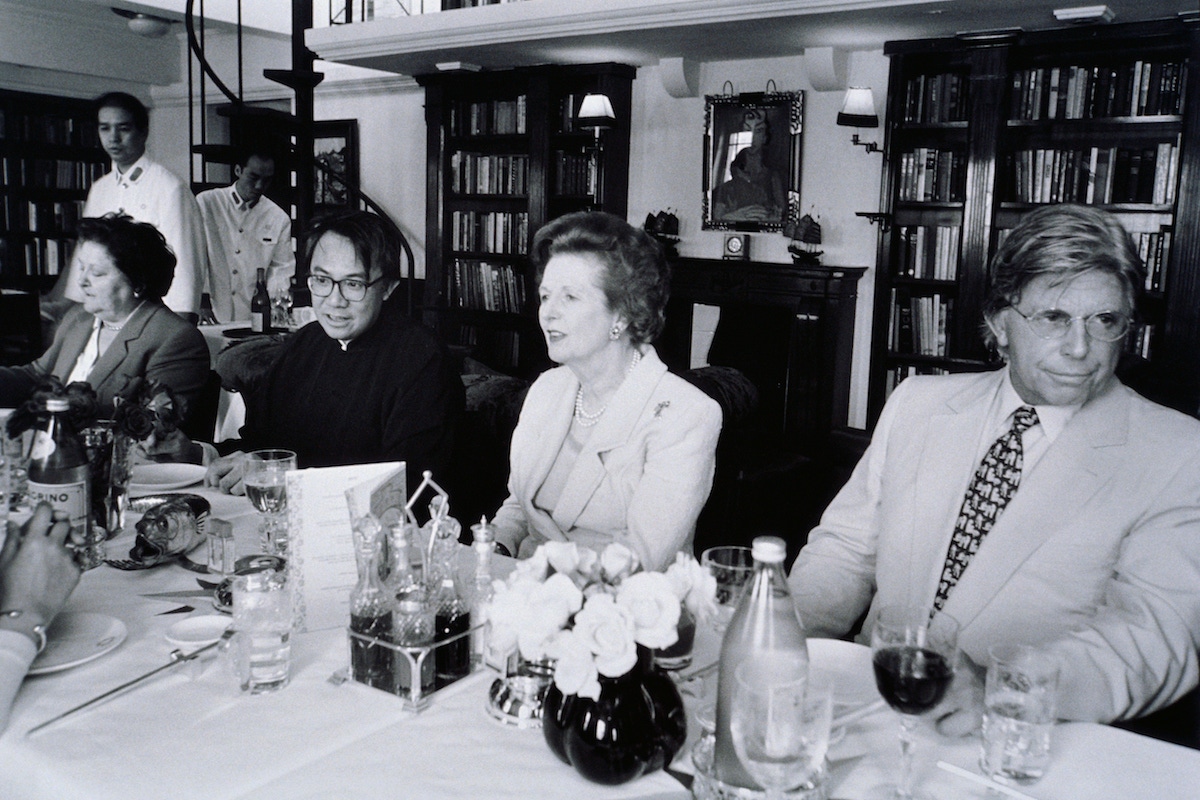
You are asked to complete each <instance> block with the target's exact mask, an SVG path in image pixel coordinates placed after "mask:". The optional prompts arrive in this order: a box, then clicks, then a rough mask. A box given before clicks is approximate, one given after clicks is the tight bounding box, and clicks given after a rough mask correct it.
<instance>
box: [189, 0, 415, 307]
mask: <svg viewBox="0 0 1200 800" xmlns="http://www.w3.org/2000/svg"><path fill="white" fill-rule="evenodd" d="M243 2H244V0H238V2H237V30H236V70H235V72H236V74H235V75H233V76H230V75H228V74H225V75H223V74H221V72H220V71H219V70H218V69H217V68H216V67H214V65H213V64H212V63H211V62H210V60H209V58H208V57H207V55H206V50H205V44H206V38H207V36H206V34H207V27H208V26H207V23H208V20H207V19H206V17H205V14H204V2H203V0H201V2H200V3H199V9H198V10H197V3H196V0H188V1H187V6H186V9H185V12H184V24H185V26H186V29H187V41H188V76H187V77H188V99H189V102H188V109H189V110H188V129H189V132H190V142H189V145H190V152H191V153H192V156H193V157H192V158H191V159H190V161H191V175H190V180H191V184H192V189H193V191H196V192H200V191H203V190H205V189H211V188H214V187H215V186H224V185H228V183H229V181H230V180H231V178H230V177H228V176H229V175H231V165H232V164H233V162H234V161H235V160H236V154H237V153H238V152H239V150H240V148H241V146H242V145H244V144H245V143H247V142H249V141H251V140H252V139H253V140H255V141H266V142H267V143H268V144H270V145H271V146H272V149H273V150H274V151H275V152H277V153H280V154H281V155H282V158H281V161H283V162H284V163H281V164H277V165H276V179H275V181H274V182H273V184H272V188H271V190H270V191H269V192H268V194H269V195H270V196H271V198H272V199H273V200H275V202H277V203H278V204H279V205H280V207H281V208H283V209H285V210H287V209H289V208H290V209H291V214H292V235H293V236H294V237H295V239H296V241H297V243H298V245H297V248H296V251H297V252H296V275H297V281H296V285H297V286H298V287H299V289H300V290H301V291H303V290H304V286H305V284H304V280H303V277H304V276H305V275H307V274H308V264H307V260H306V259H305V257H304V248H303V247H302V246H300V245H299V243H302V242H303V241H304V236H305V233H306V231H307V230H308V227H309V223H310V221H311V220H312V219H313V217H314V215H316V214H319V213H320V210H321V209H320V208H319V207H318V206H317V204H316V202H315V196H314V194H315V193H314V190H313V187H314V186H315V185H316V177H317V176H318V174H319V175H321V177H322V178H323V179H324V180H325V181H326V182H328V184H330V185H335V186H340V187H341V188H342V189H344V190H345V193H346V195H347V197H348V198H350V203H351V204H353V205H354V206H356V207H358V208H360V209H364V210H367V211H370V212H372V213H375V214H377V215H378V216H380V217H381V218H382V219H384V220H385V221H386V222H387V223H388V225H389V226H390V227H391V228H392V229H393V230H394V232H395V233H396V234H397V236H398V237H399V240H400V242H401V247H402V250H403V253H404V262H405V263H404V264H402V265H401V271H402V274H403V275H404V276H405V277H404V280H403V284H402V287H401V291H402V292H403V294H402V296H403V297H405V299H406V309H407V313H408V314H409V315H410V316H412V315H414V314H416V313H417V309H416V306H415V298H417V297H420V291H419V287H417V286H415V279H414V277H413V275H414V266H415V260H414V257H413V251H412V247H411V246H410V245H409V242H408V239H407V238H406V237H405V236H404V233H403V231H401V229H400V227H399V226H398V225H397V224H396V222H395V221H394V220H393V219H391V218H390V217H389V216H388V214H387V213H386V212H385V211H384V210H383V208H381V207H380V205H379V204H378V203H377V202H375V201H374V200H373V199H371V197H369V196H368V195H367V194H365V193H364V192H363V191H362V190H361V188H360V187H359V186H358V185H357V184H354V183H350V182H348V181H346V180H345V179H344V178H343V177H342V176H341V175H339V174H338V173H336V172H334V171H332V170H331V169H329V168H328V167H327V166H326V165H325V164H323V163H321V162H320V161H318V160H317V159H316V158H315V157H314V155H313V150H314V148H313V129H314V119H313V117H314V96H315V90H316V87H317V86H318V85H319V84H320V83H321V81H322V79H323V78H324V75H323V74H322V73H320V72H316V71H315V70H314V68H313V67H314V63H315V61H316V57H315V56H314V55H313V53H312V51H311V50H309V49H308V48H307V47H305V46H304V31H305V30H307V29H308V28H310V27H312V22H313V12H312V3H313V0H292V37H291V60H292V63H291V65H290V66H289V67H287V68H280V69H264V70H263V77H265V78H267V79H268V80H271V81H274V82H275V83H278V84H281V85H283V86H286V87H288V88H289V89H291V90H292V92H293V93H294V97H293V100H292V111H291V112H285V111H280V110H278V109H275V108H270V107H267V106H264V105H256V104H251V103H248V102H246V101H245V100H244V69H243V67H244V59H243V28H242V22H241V20H242V5H243ZM331 3H332V0H331ZM345 5H346V7H345V9H344V10H343V12H342V15H341V16H340V17H339V18H336V19H335V20H334V21H335V24H338V23H345V22H350V21H352V16H351V15H352V3H351V2H350V0H347V2H346V4H345ZM230 83H234V84H235V85H236V86H237V90H236V91H235V90H234V89H232V88H231V87H230V85H229V84H230ZM210 108H215V110H216V113H217V114H218V115H219V116H221V117H225V118H228V120H229V124H228V128H227V130H226V129H225V128H224V127H223V126H222V127H221V129H219V130H218V129H216V128H217V126H213V125H211V124H209V121H208V113H207V112H208V109H210ZM214 174H215V175H220V176H221V178H222V179H221V180H214ZM289 178H290V179H289ZM304 302H305V298H304V297H303V296H301V297H298V298H297V303H298V304H304Z"/></svg>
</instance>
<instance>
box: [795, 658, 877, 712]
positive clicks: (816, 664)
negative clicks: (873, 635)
mask: <svg viewBox="0 0 1200 800" xmlns="http://www.w3.org/2000/svg"><path fill="white" fill-rule="evenodd" d="M808 668H809V669H810V670H812V671H813V672H815V673H817V674H819V675H824V676H826V677H828V678H829V679H830V680H831V681H833V713H834V716H839V715H842V714H846V713H849V712H851V711H854V710H855V709H858V708H862V707H863V706H867V705H870V704H871V703H874V702H875V701H877V700H879V690H878V689H877V688H876V687H875V671H874V669H873V668H872V666H871V648H869V647H867V646H865V645H861V644H856V643H855V642H843V641H840V640H838V639H809V640H808Z"/></svg>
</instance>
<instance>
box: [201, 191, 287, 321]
mask: <svg viewBox="0 0 1200 800" xmlns="http://www.w3.org/2000/svg"><path fill="white" fill-rule="evenodd" d="M196 201H197V203H199V205H200V214H201V216H202V217H203V218H204V237H205V241H206V243H207V245H208V269H207V270H206V271H205V273H204V280H203V282H202V291H204V292H207V293H208V294H209V296H210V297H211V298H212V306H213V313H215V314H216V316H217V319H218V320H220V321H221V322H233V321H234V320H245V319H250V301H251V299H253V297H254V287H255V278H256V274H257V271H258V270H259V269H265V270H266V271H267V291H268V292H270V293H271V296H272V297H278V296H279V295H281V294H284V293H285V292H286V291H287V289H288V283H289V280H290V279H291V277H292V274H293V273H294V272H295V271H296V256H295V254H294V253H293V252H292V220H291V219H290V218H289V217H288V215H287V213H286V212H285V211H284V210H283V209H282V208H280V207H279V206H278V205H277V204H276V203H275V202H274V201H272V200H271V199H270V198H269V197H261V198H259V200H258V202H257V203H255V204H254V205H253V206H251V205H250V204H249V203H248V202H246V201H245V200H243V199H242V198H241V197H240V196H239V195H238V193H237V191H236V190H235V188H234V187H233V186H226V187H224V188H222V189H209V190H208V191H206V192H201V193H200V194H199V195H198V196H197V197H196Z"/></svg>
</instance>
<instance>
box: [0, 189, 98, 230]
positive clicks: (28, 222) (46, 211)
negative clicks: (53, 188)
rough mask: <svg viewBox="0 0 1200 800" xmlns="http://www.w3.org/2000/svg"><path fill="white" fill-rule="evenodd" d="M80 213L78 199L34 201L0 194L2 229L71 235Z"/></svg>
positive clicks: (81, 202) (81, 205)
mask: <svg viewBox="0 0 1200 800" xmlns="http://www.w3.org/2000/svg"><path fill="white" fill-rule="evenodd" d="M82 215H83V201H82V200H65V201H58V202H51V201H49V200H47V201H42V202H34V201H33V200H22V199H21V198H19V197H16V196H14V195H8V194H6V195H0V221H2V222H3V223H4V230H6V231H32V232H33V233H52V234H66V235H73V234H74V232H75V225H76V224H77V223H78V222H79V218H80V217H81V216H82Z"/></svg>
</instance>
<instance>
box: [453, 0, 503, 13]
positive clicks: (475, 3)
mask: <svg viewBox="0 0 1200 800" xmlns="http://www.w3.org/2000/svg"><path fill="white" fill-rule="evenodd" d="M517 2H520V0H442V11H453V10H454V9H456V8H478V7H479V6H498V5H500V4H502V3H517Z"/></svg>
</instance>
